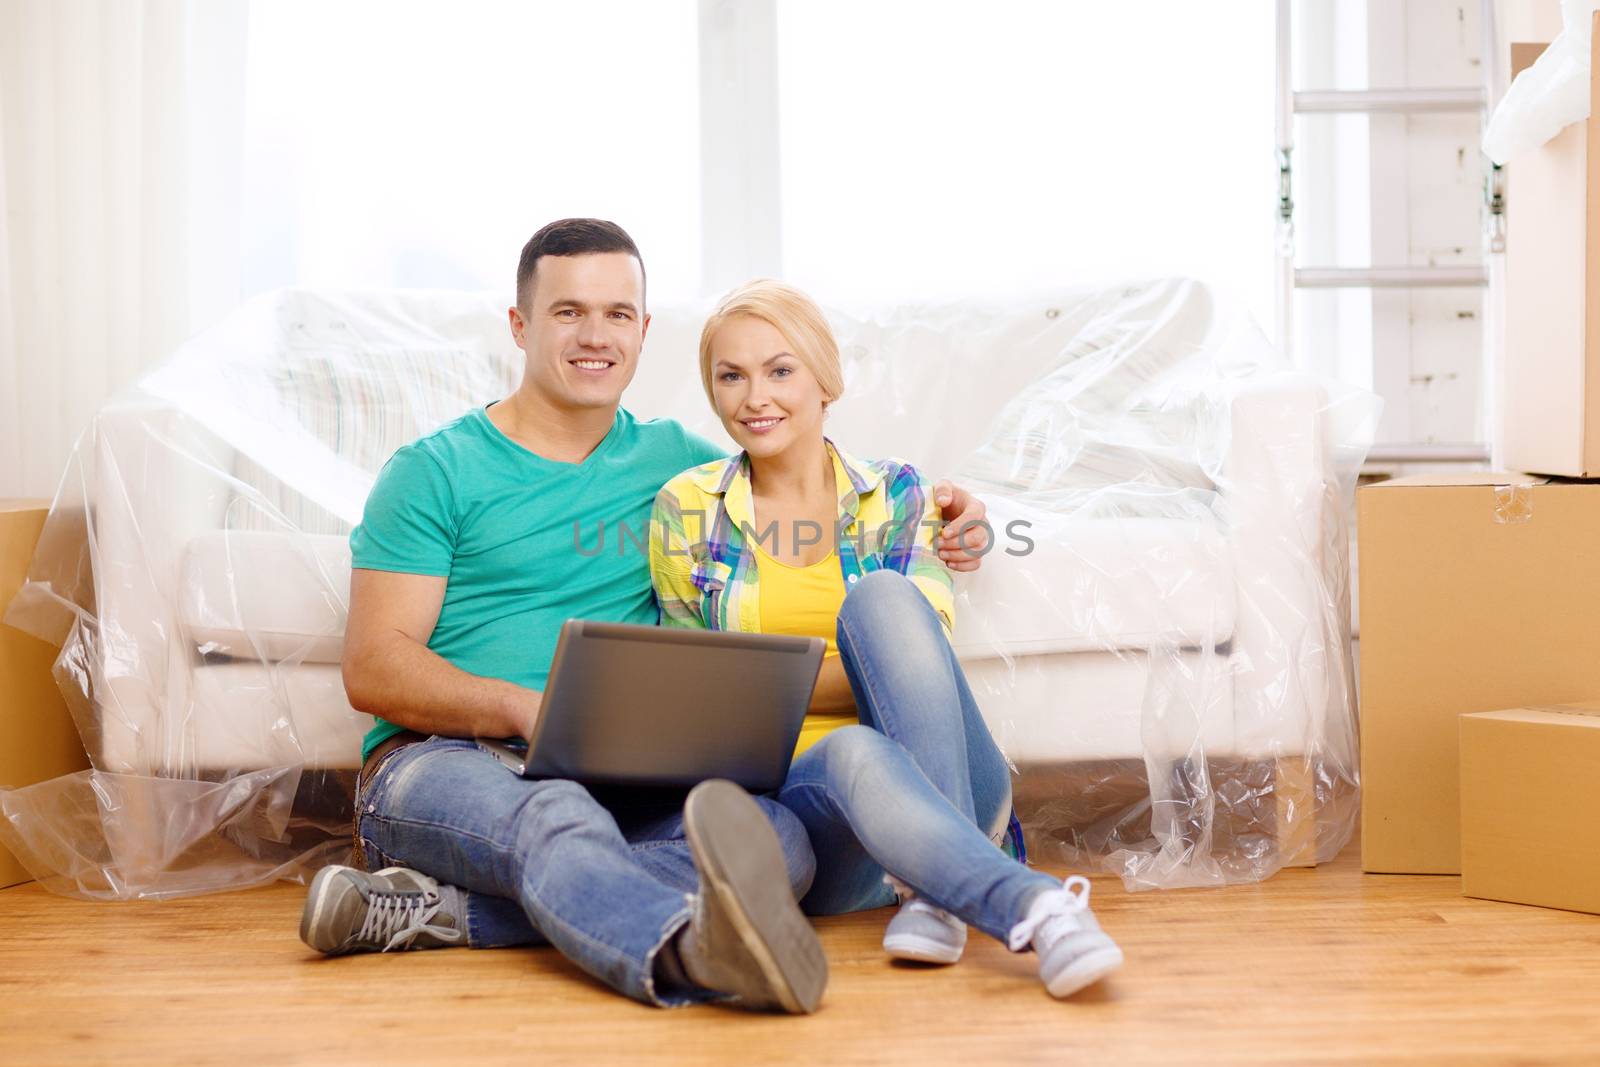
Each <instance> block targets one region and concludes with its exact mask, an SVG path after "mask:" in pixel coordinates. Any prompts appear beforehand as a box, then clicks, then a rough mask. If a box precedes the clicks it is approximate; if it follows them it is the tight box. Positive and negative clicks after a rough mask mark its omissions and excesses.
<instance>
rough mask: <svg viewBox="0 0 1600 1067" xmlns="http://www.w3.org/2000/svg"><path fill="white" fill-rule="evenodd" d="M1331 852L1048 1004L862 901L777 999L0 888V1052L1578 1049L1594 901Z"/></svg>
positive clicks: (234, 1056)
mask: <svg viewBox="0 0 1600 1067" xmlns="http://www.w3.org/2000/svg"><path fill="white" fill-rule="evenodd" d="M1356 855H1357V850H1356V848H1355V846H1353V845H1352V846H1351V847H1350V848H1348V849H1346V851H1345V853H1344V854H1343V856H1341V858H1340V859H1339V860H1338V861H1337V862H1335V863H1333V864H1330V865H1327V866H1323V867H1320V868H1315V869H1301V870H1286V871H1284V872H1283V873H1281V874H1280V875H1278V876H1277V877H1276V878H1274V879H1272V880H1271V881H1269V882H1267V883H1264V884H1262V885H1258V886H1243V887H1236V888H1230V889H1222V890H1188V891H1181V892H1165V893H1140V894H1128V893H1125V892H1124V891H1123V890H1122V888H1121V885H1120V883H1118V882H1117V881H1115V880H1113V879H1108V878H1096V879H1095V904H1096V911H1097V913H1098V914H1099V915H1100V916H1101V919H1102V922H1103V923H1104V925H1105V926H1106V928H1107V930H1109V931H1110V932H1112V934H1113V935H1114V936H1115V937H1117V939H1118V940H1119V941H1120V942H1121V943H1122V945H1123V947H1124V949H1125V950H1126V952H1127V955H1128V963H1127V967H1126V968H1125V969H1124V971H1123V972H1122V973H1121V974H1119V975H1118V976H1116V977H1115V978H1114V979H1113V980H1111V981H1110V982H1108V983H1106V984H1105V985H1103V986H1102V987H1100V988H1097V989H1094V990H1091V991H1088V992H1086V993H1083V994H1080V995H1079V996H1078V997H1076V998H1074V999H1072V1000H1070V1001H1066V1002H1057V1001H1053V1000H1051V999H1050V998H1049V997H1048V996H1046V994H1045V993H1044V992H1043V990H1042V988H1041V986H1040V985H1039V984H1038V982H1037V980H1036V979H1035V978H1034V976H1033V970H1032V964H1033V961H1032V959H1031V957H1023V956H1013V955H1010V954H1009V953H1007V952H1005V951H1003V950H1002V949H1001V948H1000V946H999V945H997V944H996V943H994V942H992V941H990V940H989V939H987V938H985V937H982V936H981V935H976V934H975V935H974V936H973V938H972V941H971V943H970V946H969V948H968V952H967V957H966V959H965V960H964V961H963V962H962V963H961V964H960V965H959V966H957V967H953V968H944V969H923V968H912V967H905V966H896V965H892V964H890V963H889V962H887V961H886V960H885V958H884V956H883V952H882V949H881V947H880V945H879V939H880V938H881V936H882V930H883V923H884V922H885V921H886V919H887V915H888V913H887V912H871V913H866V914H863V915H856V916H847V917H842V918H837V919H829V920H823V921H821V922H820V923H819V924H818V925H819V929H820V930H821V934H822V939H823V944H824V946H825V947H826V949H827V952H828V957H829V961H830V963H831V965H832V974H833V977H832V982H831V984H830V986H829V989H828V995H827V998H826V1001H825V1003H824V1008H823V1010H822V1011H821V1012H820V1013H819V1014H817V1015H816V1016H813V1017H809V1018H803V1019H796V1018H787V1017H772V1016H760V1015H749V1014H745V1013H742V1012H738V1011H733V1010H727V1009H721V1008H706V1007H701V1008H692V1009H684V1010H677V1011H659V1010H655V1009H651V1008H646V1007H643V1006H639V1005H635V1004H633V1003H631V1002H629V1001H627V1000H624V999H622V998H621V997H618V996H616V995H614V994H612V993H610V992H609V991H607V990H605V989H603V988H601V987H600V986H598V985H596V984H595V983H593V982H591V981H590V980H588V979H587V978H585V977H584V976H583V975H582V974H580V973H579V972H577V971H576V970H575V969H574V968H573V967H571V966H570V965H569V964H567V963H566V962H565V961H564V960H562V958H561V957H560V956H559V955H557V954H556V953H555V952H553V951H552V950H549V949H526V950H523V949H508V950H497V951H487V952H474V951H468V950H456V949H452V950H442V951H432V952H412V953H407V954H404V955H391V956H357V957H347V958H343V959H335V960H324V959H320V958H317V957H316V956H315V954H313V953H312V952H310V951H309V950H308V949H306V948H305V947H304V946H303V945H301V944H300V942H299V940H298V939H297V938H296V923H297V921H298V918H299V912H300V904H301V901H302V899H303V895H304V890H303V889H301V888H300V887H298V886H290V885H278V886H273V887H270V888H266V889H258V890H251V891H248V892H241V893H232V894H225V895H221V896H212V897H205V898H199V899H194V900H183V901H170V902H164V903H134V904H92V903H84V902H80V901H73V900H63V899H60V898H56V897H51V896H50V895H48V894H46V893H45V892H44V891H42V890H41V889H39V888H38V887H37V886H35V885H24V886H19V887H16V888H14V889H8V890H4V891H0V929H4V931H5V934H4V936H3V937H0V1063H4V1064H7V1065H10V1064H17V1065H29V1067H34V1065H37V1067H48V1065H52V1064H73V1065H78V1064H86V1063H87V1064H152V1063H196V1064H209V1063H218V1064H223V1063H225V1064H243V1063H270V1064H302V1063H304V1064H320V1063H329V1064H331V1063H346V1064H348V1063H383V1064H394V1065H402V1064H448V1063H464V1062H473V1063H484V1064H493V1063H508V1064H509V1063H515V1064H518V1065H521V1067H528V1065H539V1067H544V1065H550V1064H565V1063H629V1064H641V1065H648V1064H668V1063H687V1062H695V1063H705V1062H729V1063H744V1062H772V1063H783V1062H795V1063H799V1062H805V1063H825V1064H853V1063H875V1064H893V1063H974V1064H979V1063H1055V1064H1059V1063H1067V1062H1075V1061H1077V1060H1080V1059H1081V1060H1084V1061H1088V1060H1090V1059H1094V1060H1106V1059H1109V1060H1111V1061H1112V1062H1115V1063H1117V1064H1118V1065H1121V1064H1131V1063H1161V1064H1173V1063H1188V1062H1205V1063H1263V1064H1264V1063H1274V1064H1275V1063H1298V1062H1305V1063H1338V1062H1385V1063H1395V1062H1419V1063H1508V1062H1519V1063H1545V1062H1549V1063H1555V1062H1571V1063H1595V1062H1600V918H1597V917H1594V916H1588V915H1576V914H1571V913H1566V912H1557V911H1547V910H1543V909H1538V908H1526V907H1519V906H1516V905H1510V904H1497V903H1491V902H1487V901H1478V900H1469V899H1466V898H1464V897H1462V896H1460V895H1459V893H1460V882H1459V879H1456V878H1442V877H1426V878H1424V877H1397V876H1363V875H1362V874H1360V872H1359V870H1358V868H1357V861H1356Z"/></svg>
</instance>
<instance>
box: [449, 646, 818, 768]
mask: <svg viewBox="0 0 1600 1067" xmlns="http://www.w3.org/2000/svg"><path fill="white" fill-rule="evenodd" d="M826 648H827V645H826V643H825V642H823V641H822V639H821V638H816V637H791V636H786V635H780V634H747V633H726V632H722V631H716V630H675V629H668V628H666V627H661V626H636V625H631V624H627V623H607V622H588V621H585V620H582V619H571V620H568V621H567V623H566V624H565V625H563V626H562V627H561V637H560V639H559V640H558V641H557V643H556V653H555V658H554V660H553V661H552V662H551V665H550V678H549V681H548V683H547V684H546V686H545V690H544V701H543V704H542V705H541V707H540V711H539V720H538V722H537V724H536V725H535V726H534V733H533V739H532V741H531V742H530V743H529V744H528V745H526V746H524V745H522V744H521V743H520V742H517V741H509V742H508V741H498V740H491V739H488V738H479V739H478V746H479V747H480V748H482V749H484V751H486V752H489V753H490V754H492V755H493V756H495V758H496V759H498V760H500V762H502V763H504V764H505V765H506V766H508V767H510V768H511V769H512V770H513V771H515V772H516V773H517V774H520V775H522V776H523V777H524V778H568V779H571V780H573V781H578V782H587V783H596V784H616V785H646V786H692V785H695V784H697V783H699V782H702V781H704V780H705V779H707V778H727V779H729V780H731V781H734V782H737V783H738V784H740V785H742V786H744V787H745V788H746V789H749V790H751V791H753V792H766V791H769V790H773V789H776V788H778V787H779V786H781V785H782V784H783V780H784V778H785V777H786V776H787V775H788V773H789V762H790V760H791V759H792V758H793V756H794V746H795V741H796V740H797V739H798V738H799V736H800V726H801V723H802V721H803V720H804V719H805V717H806V708H807V707H808V706H809V705H810V703H811V691H812V689H813V688H815V686H816V683H817V673H818V671H819V670H820V669H821V667H822V656H823V652H824V651H825V650H826Z"/></svg>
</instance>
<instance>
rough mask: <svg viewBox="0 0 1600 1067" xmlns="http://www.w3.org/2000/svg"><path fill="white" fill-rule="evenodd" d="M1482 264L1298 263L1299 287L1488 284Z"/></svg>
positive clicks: (1431, 286)
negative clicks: (1336, 264) (1435, 265)
mask: <svg viewBox="0 0 1600 1067" xmlns="http://www.w3.org/2000/svg"><path fill="white" fill-rule="evenodd" d="M1488 284H1489V274H1488V272H1487V271H1485V270H1484V269H1483V268H1482V267H1298V268H1296V269H1295V272H1294V286H1295V288H1296V289H1438V288H1444V287H1449V286H1474V285H1478V286H1481V285H1488Z"/></svg>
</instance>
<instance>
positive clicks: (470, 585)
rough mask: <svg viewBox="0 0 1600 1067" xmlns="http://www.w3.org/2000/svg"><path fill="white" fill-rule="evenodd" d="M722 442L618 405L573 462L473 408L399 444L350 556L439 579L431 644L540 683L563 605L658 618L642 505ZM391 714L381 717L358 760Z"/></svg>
mask: <svg viewBox="0 0 1600 1067" xmlns="http://www.w3.org/2000/svg"><path fill="white" fill-rule="evenodd" d="M722 455H723V450H722V449H719V448H717V447H716V446H715V445H713V444H711V443H710V442H709V441H707V440H705V439H704V438H702V437H698V436H696V435H694V434H692V433H690V432H689V431H688V430H686V429H684V428H683V426H682V425H680V424H679V423H677V422H674V421H672V420H670V419H652V420H648V421H644V422H641V421H639V420H638V419H636V418H634V417H633V415H631V414H630V413H628V412H627V411H624V410H621V409H618V411H617V416H616V419H615V420H614V421H613V422H612V424H611V432H610V433H608V434H606V436H605V439H604V440H602V441H601V442H600V444H599V446H598V447H596V448H595V450H594V451H593V452H591V453H590V454H589V457H588V458H587V459H585V460H584V461H583V462H582V463H558V462H555V461H553V460H548V459H545V458H543V457H542V456H538V455H535V454H534V453H532V452H530V451H528V450H527V449H526V448H523V447H522V446H521V445H519V444H517V443H516V442H515V441H513V440H511V439H510V438H509V437H507V436H506V435H505V434H503V433H501V432H500V429H499V427H497V426H495V424H494V423H493V422H491V421H490V420H489V416H488V414H487V412H486V411H485V409H483V408H477V409H475V410H473V411H471V412H468V413H467V414H466V415H463V416H462V417H461V418H459V419H457V420H456V421H454V422H452V423H450V424H449V425H448V426H444V427H442V428H441V429H439V430H436V431H434V432H433V433H431V434H429V435H428V436H427V437H424V438H422V439H421V440H419V441H416V442H414V443H412V444H409V445H406V446H405V447H404V448H402V449H400V450H399V451H398V452H396V453H395V454H394V456H393V458H391V459H390V460H389V462H388V463H387V464H386V465H385V466H384V468H383V470H382V471H381V472H380V473H379V475H378V480H377V483H376V484H375V485H373V487H372V493H371V495H369V496H368V497H367V503H366V509H365V511H364V512H363V514H362V517H361V525H359V526H357V527H356V528H355V530H353V531H352V532H351V534H350V554H351V564H352V566H355V567H359V568H363V569H366V570H375V571H401V572H404V573H407V574H431V575H435V576H439V577H444V578H447V579H448V582H447V584H446V585H445V593H444V604H443V605H442V606H441V607H440V609H439V621H438V624H437V625H436V626H435V627H434V629H433V636H432V637H431V638H429V639H428V647H429V648H430V649H432V650H433V651H434V652H437V653H438V654H439V655H440V656H442V657H444V658H445V659H446V660H448V661H450V663H451V664H453V665H454V666H456V667H459V668H460V669H461V670H464V671H466V672H468V673H469V674H476V675H480V676H482V677H485V678H503V679H505V680H506V681H508V682H515V683H516V684H517V685H522V686H527V687H528V688H530V689H543V688H544V686H545V679H546V678H547V677H548V675H549V673H550V660H551V658H552V657H553V656H554V655H555V649H556V638H557V637H558V636H559V635H560V631H561V625H562V624H563V623H564V622H566V621H567V620H568V619H596V620H599V621H602V622H632V623H642V624H647V625H654V624H655V623H656V621H657V611H656V601H655V594H654V593H653V592H652V591H651V587H650V553H649V529H650V527H649V521H650V508H651V505H652V504H653V503H654V501H655V497H656V493H658V492H659V491H660V490H661V487H662V486H663V485H665V484H666V482H667V481H668V480H669V479H670V478H672V477H673V476H674V475H676V474H678V473H679V472H681V471H684V470H687V469H688V468H690V467H694V466H698V465H699V464H701V463H708V462H710V461H711V460H713V459H716V458H718V457H720V456H722ZM400 729H401V727H399V726H396V725H394V724H393V723H389V722H385V721H384V720H383V719H379V720H378V721H377V725H375V726H374V727H373V728H372V729H371V730H370V731H368V733H367V736H366V740H365V742H364V743H363V745H362V748H361V758H362V762H365V761H366V757H367V755H368V754H369V753H371V751H372V750H373V749H374V748H376V747H377V746H378V744H379V743H381V742H382V741H383V740H385V739H386V738H388V737H391V736H393V735H394V734H396V733H399V732H400Z"/></svg>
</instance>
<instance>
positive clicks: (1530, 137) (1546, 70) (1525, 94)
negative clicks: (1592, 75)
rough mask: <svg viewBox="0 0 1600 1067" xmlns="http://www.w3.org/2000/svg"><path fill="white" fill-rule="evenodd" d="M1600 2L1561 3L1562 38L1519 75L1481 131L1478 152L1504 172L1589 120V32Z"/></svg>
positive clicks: (1599, 0)
mask: <svg viewBox="0 0 1600 1067" xmlns="http://www.w3.org/2000/svg"><path fill="white" fill-rule="evenodd" d="M1597 11H1600V0H1561V20H1562V26H1561V33H1560V35H1559V36H1557V37H1556V39H1555V40H1554V41H1553V42H1551V44H1550V47H1548V48H1546V49H1545V50H1544V54H1543V55H1541V56H1540V57H1539V58H1538V59H1537V60H1535V61H1534V63H1533V65H1532V66H1531V67H1529V68H1528V69H1527V70H1524V71H1523V72H1522V73H1520V74H1518V75H1517V76H1516V78H1515V80H1513V81H1512V83H1511V86H1510V88H1508V89H1507V90H1506V94H1505V95H1504V96H1503V97H1501V98H1500V103H1499V104H1497V105H1496V106H1495V109H1494V114H1492V115H1490V116H1489V123H1488V125H1487V126H1486V127H1485V128H1484V131H1483V152H1484V154H1485V155H1486V156H1488V157H1489V158H1490V159H1491V160H1493V161H1494V162H1495V163H1498V164H1500V165H1501V166H1504V165H1505V164H1507V163H1509V162H1511V161H1512V160H1513V159H1515V158H1517V157H1518V156H1520V155H1522V154H1523V153H1525V152H1531V151H1533V150H1534V149H1535V148H1538V147H1539V146H1540V145H1542V144H1544V143H1545V142H1546V141H1548V140H1550V138H1552V137H1554V136H1555V135H1556V134H1558V133H1560V132H1561V131H1562V129H1563V128H1565V127H1567V126H1570V125H1571V124H1572V123H1574V122H1581V121H1582V120H1584V119H1586V118H1588V117H1589V103H1590V101H1589V93H1590V89H1589V68H1590V66H1591V65H1592V62H1593V52H1592V47H1593V45H1592V32H1593V31H1592V27H1593V25H1594V16H1595V13H1596V12H1597Z"/></svg>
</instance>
